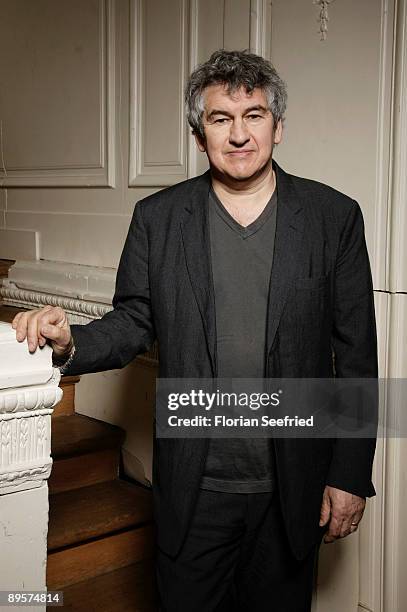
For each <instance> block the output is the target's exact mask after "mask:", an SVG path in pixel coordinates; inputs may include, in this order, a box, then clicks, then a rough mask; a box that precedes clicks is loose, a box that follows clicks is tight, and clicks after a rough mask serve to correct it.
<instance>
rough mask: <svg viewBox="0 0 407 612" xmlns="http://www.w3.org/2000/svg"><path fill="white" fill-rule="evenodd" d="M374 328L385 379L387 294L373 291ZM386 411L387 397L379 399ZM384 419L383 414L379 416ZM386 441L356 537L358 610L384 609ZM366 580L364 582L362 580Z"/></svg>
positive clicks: (377, 459)
mask: <svg viewBox="0 0 407 612" xmlns="http://www.w3.org/2000/svg"><path fill="white" fill-rule="evenodd" d="M375 307H376V319H377V327H378V330H379V337H378V353H379V376H380V378H387V377H388V375H389V374H388V372H389V363H388V354H389V344H390V336H389V333H390V315H391V296H389V295H388V294H387V293H384V292H380V291H376V292H375ZM380 404H381V406H383V409H384V411H385V412H386V410H387V397H384V398H383V400H382V401H381V402H380ZM380 419H381V421H382V422H385V421H386V416H385V414H383V415H381V417H380ZM388 442H389V440H388V439H387V438H385V437H380V438H378V440H377V446H376V454H375V461H374V466H373V482H374V484H375V488H376V497H374V498H373V499H371V500H368V502H367V509H366V513H365V516H364V518H363V521H362V523H361V527H360V538H359V602H358V603H359V607H358V612H366V611H370V612H384V610H385V609H384V608H383V592H384V537H385V526H384V516H385V514H384V513H385V504H386V499H385V492H384V489H385V486H386V464H387V455H388V450H389V449H388ZM365 580H366V582H365Z"/></svg>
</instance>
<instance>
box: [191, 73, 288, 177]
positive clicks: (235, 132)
mask: <svg viewBox="0 0 407 612" xmlns="http://www.w3.org/2000/svg"><path fill="white" fill-rule="evenodd" d="M202 122H203V125H204V131H205V140H204V141H203V140H202V139H200V138H199V137H198V136H196V137H195V138H196V141H197V144H198V147H199V149H200V151H205V152H206V154H207V156H208V159H209V162H210V165H211V169H212V172H214V173H215V175H216V176H217V178H218V179H219V180H221V181H222V179H223V181H226V182H230V180H232V181H233V182H235V181H241V182H244V181H248V182H249V183H250V181H251V180H255V179H256V178H258V177H260V176H261V175H262V174H264V173H266V172H268V171H269V162H270V160H271V156H272V152H273V146H274V144H276V143H279V142H280V141H281V136H282V125H281V121H279V122H278V123H277V126H276V129H275V130H274V125H273V116H272V114H271V112H270V111H269V110H268V108H267V100H266V96H265V94H264V92H263V91H262V90H261V89H254V90H253V92H252V93H250V94H248V93H247V92H246V91H245V89H244V88H241V89H239V90H238V91H235V92H233V93H232V94H228V93H227V90H226V88H225V86H224V85H211V86H210V87H207V88H206V89H205V91H204V113H203V117H202Z"/></svg>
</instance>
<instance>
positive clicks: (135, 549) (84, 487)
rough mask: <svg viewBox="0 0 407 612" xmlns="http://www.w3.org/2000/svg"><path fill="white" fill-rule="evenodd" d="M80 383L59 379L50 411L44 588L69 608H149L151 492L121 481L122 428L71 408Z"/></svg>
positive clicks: (135, 611)
mask: <svg viewBox="0 0 407 612" xmlns="http://www.w3.org/2000/svg"><path fill="white" fill-rule="evenodd" d="M16 312H18V310H17V309H15V308H11V307H7V306H1V305H0V320H2V321H8V322H11V320H12V318H13V317H14V315H15V314H16ZM78 381H79V378H78V377H63V378H62V381H61V387H62V389H63V391H64V397H63V400H62V402H61V403H60V404H58V406H57V407H56V408H55V410H54V413H53V415H52V439H51V444H52V457H53V461H54V463H53V468H52V472H51V476H50V479H49V482H48V484H49V493H50V494H49V529H48V561H47V587H48V589H49V590H62V591H63V593H64V606H63V609H66V610H71V611H73V612H91V611H93V610H95V611H96V610H97V611H98V612H113V611H115V612H116V611H117V612H119V611H120V612H154V611H156V610H157V609H158V606H157V598H156V590H155V582H154V560H153V556H154V535H153V521H152V495H151V491H150V490H149V489H147V488H146V487H143V486H141V485H137V484H134V483H133V482H129V481H128V480H125V479H122V478H119V466H120V447H121V444H122V443H123V440H124V436H125V433H124V431H123V430H122V429H121V428H119V427H117V426H114V425H110V424H108V423H105V422H102V421H98V420H96V419H93V418H90V417H87V416H84V415H80V414H76V413H75V403H74V402H75V385H76V384H77V382H78ZM49 609H50V610H51V608H49ZM52 609H53V608H52Z"/></svg>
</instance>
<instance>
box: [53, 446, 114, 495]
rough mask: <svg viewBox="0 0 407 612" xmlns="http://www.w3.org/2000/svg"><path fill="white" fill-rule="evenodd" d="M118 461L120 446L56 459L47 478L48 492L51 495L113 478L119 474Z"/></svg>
mask: <svg viewBox="0 0 407 612" xmlns="http://www.w3.org/2000/svg"><path fill="white" fill-rule="evenodd" d="M119 461H120V448H116V449H115V448H112V449H107V450H101V451H94V452H92V453H87V454H83V455H77V456H75V457H67V458H66V459H57V460H56V461H54V462H53V464H52V471H51V476H50V477H49V479H48V488H49V492H50V494H51V495H52V494H54V493H62V492H63V491H72V490H73V489H80V488H81V487H89V486H90V485H94V484H97V483H99V482H106V481H109V480H114V479H115V478H118V476H119ZM85 466H86V469H84V467H85Z"/></svg>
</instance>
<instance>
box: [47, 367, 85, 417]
mask: <svg viewBox="0 0 407 612" xmlns="http://www.w3.org/2000/svg"><path fill="white" fill-rule="evenodd" d="M79 381H80V377H79V376H62V377H61V381H60V383H59V386H60V387H61V389H62V391H63V396H62V399H61V401H60V402H59V404H57V405H56V406H55V408H54V411H53V413H52V418H53V419H54V418H56V417H60V416H70V415H72V414H75V385H76V383H78V382H79Z"/></svg>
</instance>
